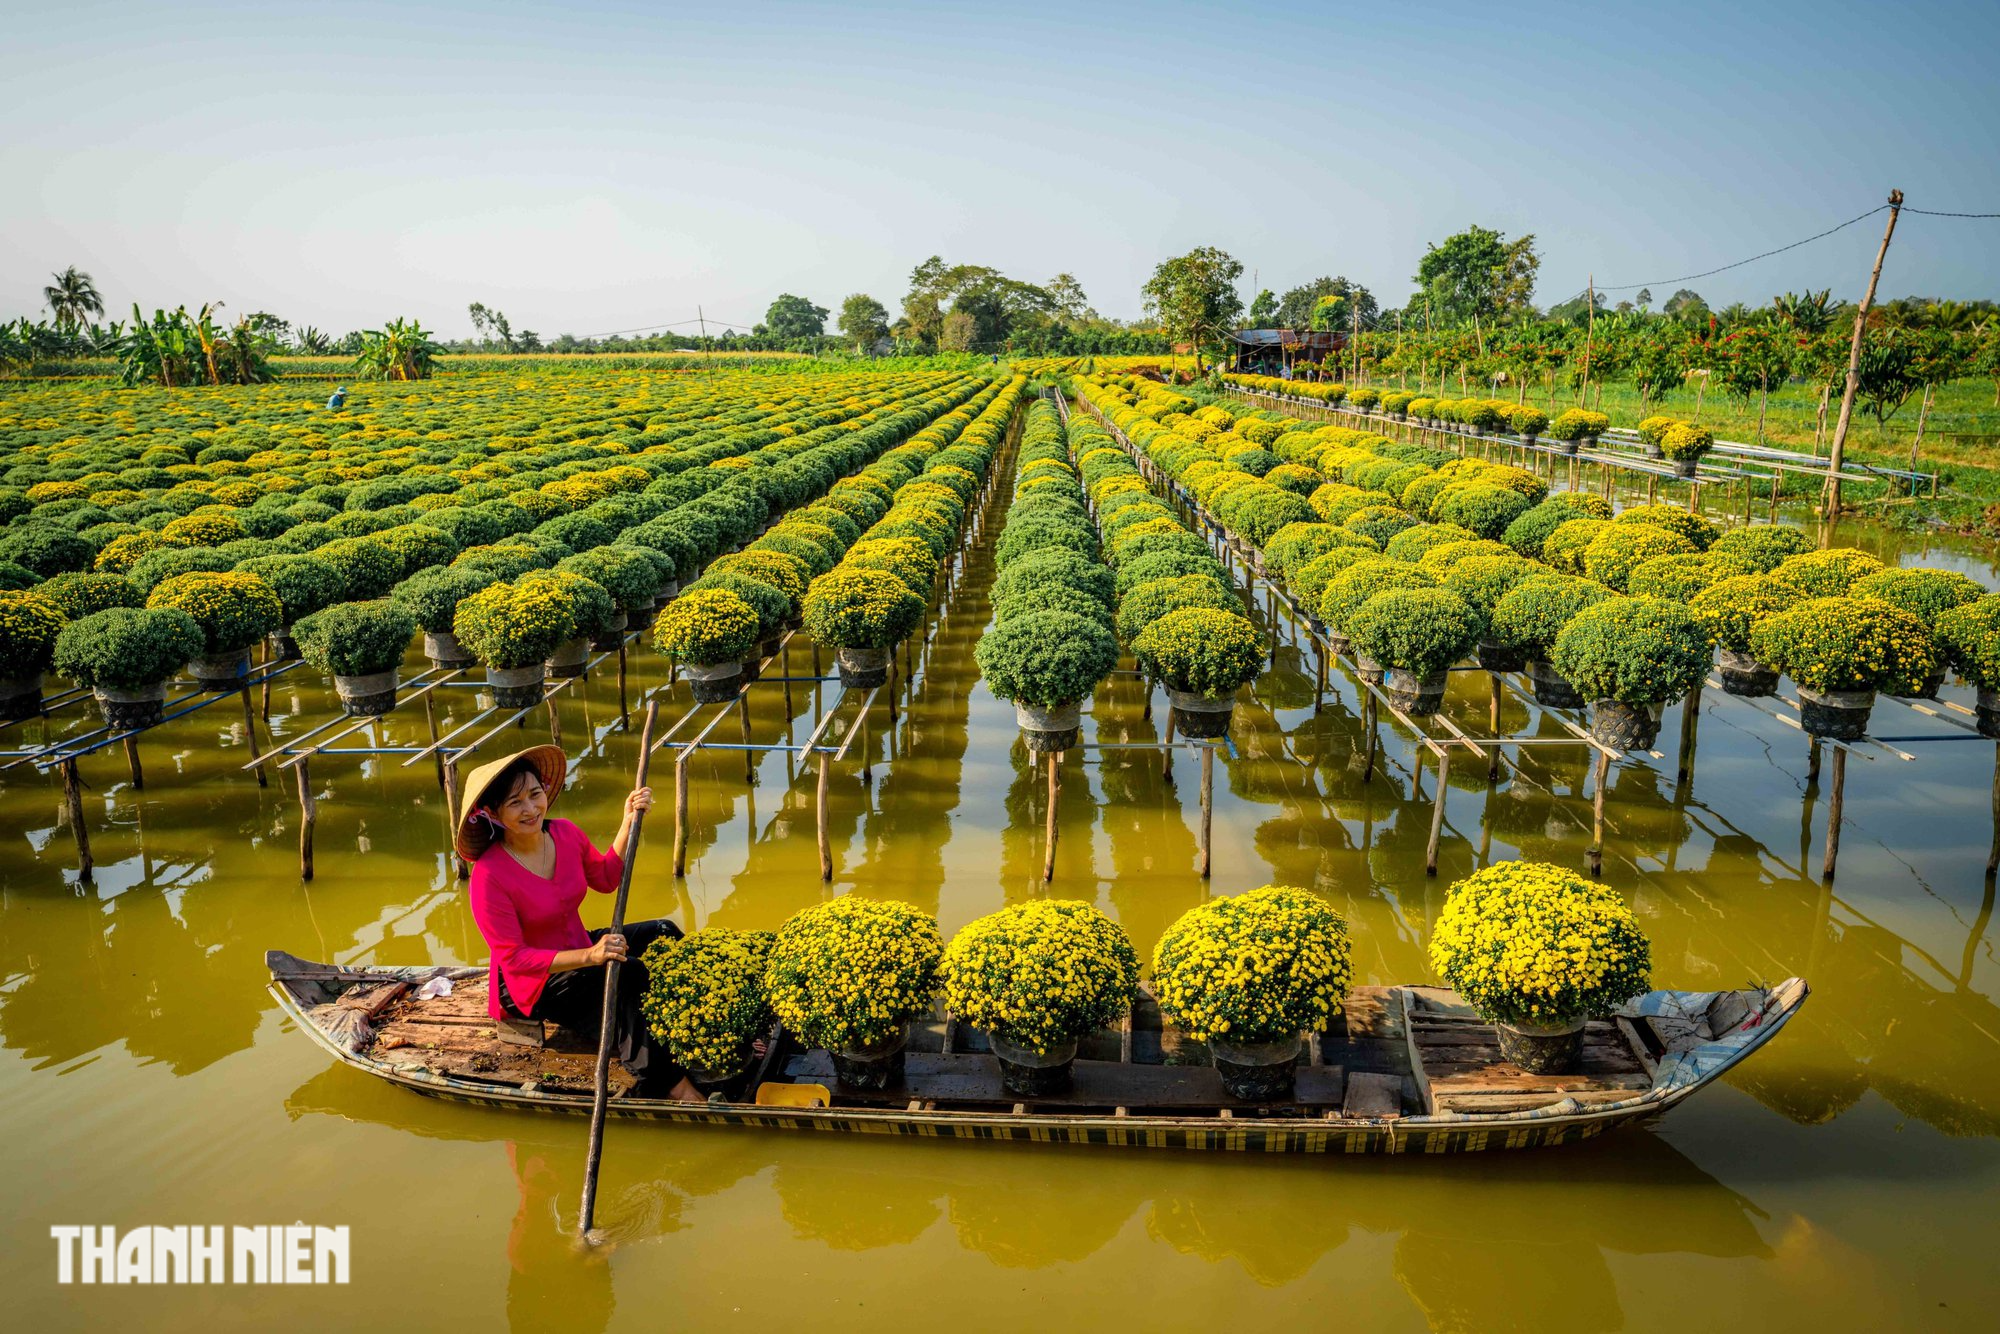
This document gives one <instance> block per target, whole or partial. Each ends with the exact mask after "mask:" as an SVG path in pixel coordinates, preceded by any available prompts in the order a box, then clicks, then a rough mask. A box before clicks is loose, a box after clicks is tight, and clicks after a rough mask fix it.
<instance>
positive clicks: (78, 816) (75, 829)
mask: <svg viewBox="0 0 2000 1334" xmlns="http://www.w3.org/2000/svg"><path fill="white" fill-rule="evenodd" d="M62 784H63V813H64V814H65V815H66V816H67V817H68V818H69V832H70V834H71V836H73V837H74V838H75V839H76V878H77V883H78V884H84V885H88V884H90V883H92V874H91V873H92V871H93V869H94V868H95V867H96V863H95V862H94V861H92V860H91V857H90V830H89V829H88V828H86V827H85V826H84V823H83V779H81V778H79V777H78V776H77V772H76V761H75V760H73V759H70V760H64V761H63V762H62Z"/></svg>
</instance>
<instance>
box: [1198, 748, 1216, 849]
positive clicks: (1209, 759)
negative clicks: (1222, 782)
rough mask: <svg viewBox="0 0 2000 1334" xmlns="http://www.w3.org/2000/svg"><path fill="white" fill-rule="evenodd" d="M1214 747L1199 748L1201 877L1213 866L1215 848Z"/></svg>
mask: <svg viewBox="0 0 2000 1334" xmlns="http://www.w3.org/2000/svg"><path fill="white" fill-rule="evenodd" d="M1214 833H1215V747H1214V746H1212V745H1210V746H1203V747H1202V748H1201V878H1202V879H1203V880H1206V879H1208V878H1209V874H1210V872H1211V871H1212V870H1213V868H1214V849H1215V840H1214Z"/></svg>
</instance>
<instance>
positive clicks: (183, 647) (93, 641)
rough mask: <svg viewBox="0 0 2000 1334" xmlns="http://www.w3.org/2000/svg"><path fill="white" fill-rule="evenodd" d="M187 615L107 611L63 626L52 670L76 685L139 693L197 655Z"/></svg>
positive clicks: (197, 635) (199, 648) (194, 629)
mask: <svg viewBox="0 0 2000 1334" xmlns="http://www.w3.org/2000/svg"><path fill="white" fill-rule="evenodd" d="M204 647H205V637H204V636H203V634H202V629H201V626H199V625H197V624H196V623H195V620H194V618H193V617H192V616H189V615H188V614H187V613H186V612H184V611H181V610H179V609H178V608H174V607H166V608H153V609H136V608H131V607H113V608H111V609H110V610H109V611H100V612H94V613H92V614H91V615H89V616H86V617H84V618H83V619H82V620H80V621H72V622H70V623H69V624H68V625H66V626H64V627H63V629H62V633H61V634H59V635H57V636H56V644H55V656H54V663H53V665H54V667H55V669H56V671H58V672H60V673H62V675H64V676H67V677H68V678H69V679H70V680H72V681H74V682H76V683H77V684H78V685H82V686H91V687H95V688H98V689H104V690H142V689H145V688H146V687H148V686H153V685H158V684H159V683H160V682H162V681H164V680H166V679H167V678H168V677H170V676H172V675H174V673H176V672H178V671H180V669H181V668H182V667H185V666H186V665H187V663H188V660H189V659H190V658H194V657H198V656H200V655H201V654H202V653H203V650H204Z"/></svg>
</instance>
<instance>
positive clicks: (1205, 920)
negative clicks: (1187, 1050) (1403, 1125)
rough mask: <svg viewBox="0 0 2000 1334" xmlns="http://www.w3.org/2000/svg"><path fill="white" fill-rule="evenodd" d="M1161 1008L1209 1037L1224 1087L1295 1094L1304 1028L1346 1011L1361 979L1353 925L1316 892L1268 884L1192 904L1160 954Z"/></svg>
mask: <svg viewBox="0 0 2000 1334" xmlns="http://www.w3.org/2000/svg"><path fill="white" fill-rule="evenodd" d="M1153 974H1154V977H1155V985H1156V986H1157V987H1158V989H1159V999H1160V1011H1161V1013H1162V1014H1164V1015H1165V1016H1166V1017H1167V1019H1168V1020H1169V1021H1171V1022H1172V1023H1174V1024H1177V1025H1178V1026H1179V1027H1180V1028H1181V1030H1182V1031H1183V1032H1184V1033H1186V1034H1187V1036H1188V1037H1190V1038H1193V1039H1195V1040H1197V1041H1205V1042H1207V1043H1208V1045H1209V1050H1210V1051H1211V1052H1212V1053H1213V1055H1214V1057H1215V1068H1216V1072H1217V1073H1218V1074H1220V1075H1221V1076H1222V1083H1223V1087H1225V1088H1227V1089H1228V1090H1229V1092H1230V1094H1231V1095H1232V1096H1234V1097H1238V1098H1242V1099H1244V1100H1246V1101H1269V1100H1271V1099H1276V1098H1285V1097H1289V1096H1290V1095H1291V1091H1292V1086H1293V1079H1294V1063H1295V1062H1296V1061H1297V1059H1298V1055H1299V1034H1300V1032H1301V1031H1304V1030H1307V1029H1311V1030H1314V1031H1317V1030H1320V1029H1323V1028H1325V1027H1326V1025H1327V1023H1328V1022H1329V1021H1330V1020H1331V1019H1332V1018H1333V1016H1334V1015H1336V1014H1338V1013H1340V1006H1341V998H1342V997H1344V996H1345V995H1346V994H1347V987H1348V983H1349V982H1350V981H1352V980H1353V977H1354V965H1353V963H1352V961H1351V960H1350V959H1349V957H1348V941H1347V923H1346V922H1345V921H1344V920H1343V919H1342V918H1341V916H1340V914H1338V913H1336V912H1335V911H1334V910H1333V909H1331V908H1329V907H1328V906H1327V905H1326V904H1325V903H1324V902H1322V901H1321V900H1320V899H1319V898H1317V897H1316V896H1314V895H1312V894H1310V893H1308V892H1307V891H1305V890H1303V889H1295V888H1293V887H1292V886H1289V885H1266V886H1264V887H1263V888H1262V889H1253V890H1251V891H1250V892H1249V893H1247V894H1239V895H1237V896H1236V897H1235V898H1229V899H1217V900H1216V901H1215V902H1213V903H1204V904H1202V905H1201V906H1200V907H1198V908H1190V909H1189V910H1188V911H1187V912H1185V913H1183V914H1181V916H1180V919H1179V920H1178V921H1176V922H1175V923H1174V924H1173V925H1172V926H1170V927H1168V928H1167V931H1166V934H1165V935H1163V936H1161V937H1160V944H1159V948H1158V949H1157V950H1156V951H1155V952H1154V955H1153Z"/></svg>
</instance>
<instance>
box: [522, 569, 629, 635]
mask: <svg viewBox="0 0 2000 1334" xmlns="http://www.w3.org/2000/svg"><path fill="white" fill-rule="evenodd" d="M517 585H518V586H520V587H524V588H536V587H543V586H546V587H549V588H553V589H556V590H558V591H559V592H560V593H561V594H562V595H563V596H564V597H566V598H568V599H569V603H570V622H571V624H573V625H574V626H575V627H576V629H575V633H576V634H578V635H581V636H583V637H584V638H586V639H595V638H597V637H598V636H600V635H606V634H610V633H611V624H612V622H613V621H614V620H616V619H617V614H618V604H617V603H615V602H613V601H612V600H611V593H610V591H609V590H607V589H606V588H605V587H604V585H603V584H600V583H598V582H597V581H596V580H595V579H587V578H585V577H584V576H583V575H580V574H577V573H575V572H574V571H571V570H536V571H535V572H534V573H532V574H524V575H522V576H521V578H520V579H519V580H518V581H517Z"/></svg>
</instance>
